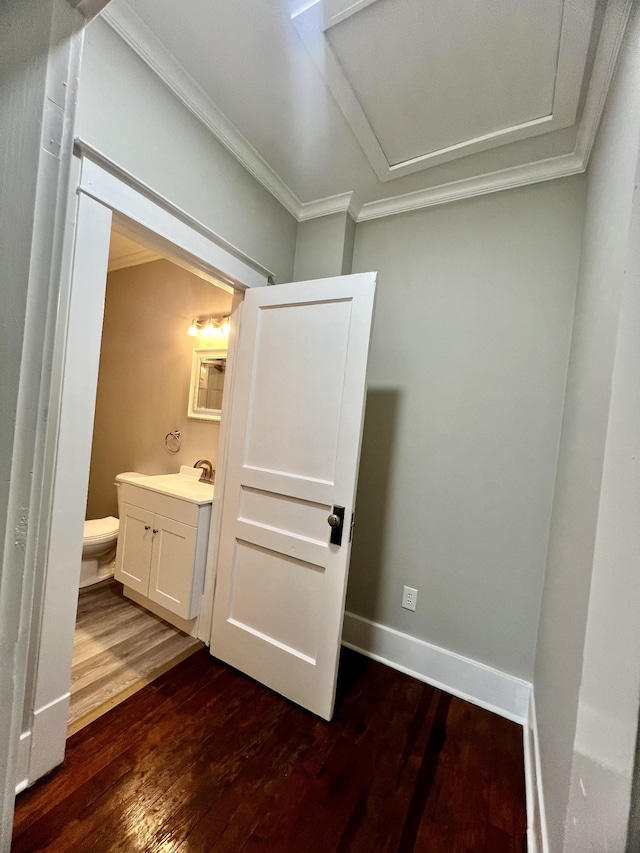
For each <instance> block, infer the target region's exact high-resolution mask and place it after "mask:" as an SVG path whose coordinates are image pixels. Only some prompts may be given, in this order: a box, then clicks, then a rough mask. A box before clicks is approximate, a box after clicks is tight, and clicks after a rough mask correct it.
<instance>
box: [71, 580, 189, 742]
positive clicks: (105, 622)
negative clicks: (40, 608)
mask: <svg viewBox="0 0 640 853" xmlns="http://www.w3.org/2000/svg"><path fill="white" fill-rule="evenodd" d="M201 647H202V643H200V642H199V641H198V640H195V639H194V638H193V637H189V636H188V635H187V634H183V633H182V631H179V630H178V629H177V628H174V627H173V625H169V624H168V623H167V622H165V621H164V620H162V619H160V618H159V617H158V616H155V615H154V614H153V613H150V612H149V611H147V610H145V609H144V608H142V607H139V606H138V605H137V604H135V603H134V602H133V601H130V600H129V599H128V598H125V597H124V595H123V593H122V584H120V583H118V582H117V581H114V580H107V581H103V582H102V583H100V584H96V585H95V586H91V587H87V588H86V589H82V590H80V595H79V598H78V616H77V620H76V633H75V639H74V644H73V665H72V669H71V710H70V714H69V728H68V730H67V734H68V735H72V734H74V732H77V731H79V730H80V729H81V728H83V727H84V726H86V725H87V724H88V723H90V722H92V721H93V720H95V719H97V718H98V717H99V716H101V715H102V714H104V713H105V712H106V711H108V710H109V709H110V708H113V707H114V706H115V705H117V704H118V703H120V702H123V701H124V700H125V699H126V698H127V697H128V696H131V695H132V694H133V693H135V692H136V691H138V690H140V689H141V688H142V687H144V686H145V685H146V684H149V682H150V681H153V680H154V678H157V677H158V676H159V675H162V673H164V672H166V671H167V670H168V669H171V667H173V666H175V665H176V664H177V663H179V662H180V661H182V660H184V659H185V658H186V657H188V656H189V655H191V654H193V653H194V652H195V651H197V650H198V649H199V648H201Z"/></svg>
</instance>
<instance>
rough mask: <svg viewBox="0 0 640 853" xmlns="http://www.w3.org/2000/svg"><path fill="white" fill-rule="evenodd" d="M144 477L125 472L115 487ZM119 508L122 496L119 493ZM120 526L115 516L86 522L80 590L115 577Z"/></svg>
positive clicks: (118, 478)
mask: <svg viewBox="0 0 640 853" xmlns="http://www.w3.org/2000/svg"><path fill="white" fill-rule="evenodd" d="M144 476H145V475H144V474H139V473H138V472H137V471H125V472H124V473H123V474H118V476H117V477H116V480H115V486H116V488H119V486H120V483H121V482H127V481H131V480H135V479H137V478H138V477H144ZM119 506H120V496H119V493H118V507H119ZM119 525H120V522H119V521H118V519H117V518H115V517H114V516H113V515H108V516H107V517H106V518H92V519H88V520H87V521H85V523H84V538H83V542H82V568H81V569H80V584H79V586H80V589H82V588H83V587H85V586H91V584H94V583H99V582H100V581H102V580H105V579H106V578H110V577H112V576H113V570H114V568H115V562H116V547H117V544H118V528H119Z"/></svg>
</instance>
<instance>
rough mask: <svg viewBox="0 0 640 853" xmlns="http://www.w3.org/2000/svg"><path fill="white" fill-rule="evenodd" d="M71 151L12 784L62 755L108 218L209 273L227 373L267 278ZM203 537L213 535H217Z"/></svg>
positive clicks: (86, 153)
mask: <svg viewBox="0 0 640 853" xmlns="http://www.w3.org/2000/svg"><path fill="white" fill-rule="evenodd" d="M76 154H77V156H76V157H75V158H74V163H73V172H72V177H71V183H70V196H71V202H70V204H69V211H70V214H69V216H68V220H67V222H66V226H65V256H64V264H63V273H62V286H61V297H60V303H59V313H58V324H57V328H56V349H55V353H54V365H53V370H54V382H53V389H54V393H53V396H52V400H51V416H50V419H49V425H48V436H47V442H48V443H49V445H50V447H51V448H52V450H51V454H52V459H53V460H54V462H53V465H52V470H51V473H50V478H51V486H50V490H51V498H50V502H49V506H50V512H49V519H48V529H47V530H46V535H47V541H48V544H47V557H46V580H45V584H44V588H43V590H42V599H41V600H42V605H41V612H40V618H39V620H37V621H36V622H35V623H34V628H33V631H32V637H31V650H30V660H31V667H30V673H29V679H28V684H27V692H26V697H25V706H24V715H23V727H22V728H23V731H22V735H21V738H20V748H19V764H18V772H17V778H16V790H18V791H19V790H22V789H24V788H25V787H27V786H28V785H30V784H32V783H33V782H34V781H35V780H36V779H38V778H40V777H41V776H43V775H44V774H45V773H47V772H49V771H50V770H51V769H53V768H54V767H56V766H57V765H58V764H60V763H61V762H62V760H63V758H64V749H65V741H66V731H67V723H68V717H69V705H70V691H69V681H70V672H71V660H72V654H73V640H74V633H75V619H76V610H77V591H78V587H79V574H80V566H81V556H82V542H83V527H84V521H85V509H86V498H87V491H88V472H89V467H90V459H91V444H92V434H93V418H94V409H95V399H96V388H97V379H98V370H99V355H100V338H101V328H102V319H103V312H104V299H105V287H106V279H107V268H108V255H109V245H110V238H111V230H112V225H113V223H114V222H115V223H116V224H117V226H118V227H123V228H125V229H126V230H127V232H128V233H129V234H130V235H133V236H134V238H135V239H138V240H140V241H142V242H143V243H144V244H145V245H146V246H147V247H150V248H151V249H153V250H154V251H156V252H157V253H158V254H161V255H163V256H164V257H166V258H167V259H168V260H170V261H171V262H173V263H174V264H176V265H178V266H179V267H180V268H182V269H183V270H186V271H188V272H190V273H193V274H195V275H196V276H198V277H200V278H202V279H205V280H208V281H211V282H215V283H216V284H217V285H218V286H219V287H222V288H224V289H225V290H226V291H227V293H229V294H231V296H232V299H233V304H232V311H231V317H232V330H231V334H230V336H229V357H228V369H229V374H228V375H229V376H230V377H232V374H233V359H234V347H235V340H236V335H237V327H238V322H237V320H238V318H239V314H240V311H239V308H240V305H241V303H242V298H243V297H242V294H243V292H244V290H245V289H246V288H250V287H264V286H265V285H266V284H267V283H268V281H269V277H270V274H269V271H268V270H265V269H264V268H262V267H260V265H259V264H257V263H255V262H253V261H252V260H251V259H249V258H246V257H245V256H244V255H243V254H242V253H241V252H239V251H238V250H236V249H235V248H234V247H232V246H230V245H229V244H227V243H226V242H225V241H224V240H222V239H221V238H219V237H218V236H217V235H215V234H214V233H213V232H210V231H209V230H208V229H206V228H204V227H203V226H202V225H201V224H200V223H198V222H197V221H195V220H193V219H191V218H190V217H189V216H188V215H186V214H184V213H183V212H182V211H180V210H178V209H177V208H175V207H173V206H172V205H171V204H170V203H168V202H167V201H166V200H165V199H162V198H161V197H158V196H156V195H155V194H154V193H153V192H152V191H151V190H149V188H147V187H145V186H144V185H142V184H140V183H139V182H137V181H136V180H135V179H134V178H132V177H131V176H128V175H126V173H123V172H122V171H121V170H119V169H118V168H117V167H115V166H114V165H113V164H110V163H109V162H108V161H105V160H104V159H103V158H101V157H100V155H98V154H96V153H95V152H92V151H91V150H85V149H82V150H80V149H78V150H77V152H76ZM191 319H193V318H189V320H191ZM185 335H186V329H185ZM172 429H173V427H172ZM226 440H227V439H226V438H225V421H224V419H223V420H222V422H221V426H220V452H221V455H222V456H223V455H224V448H225V442H226ZM224 474H225V471H224V465H218V471H217V484H218V488H217V493H216V495H215V499H214V502H213V503H214V506H213V511H212V515H211V526H212V530H213V529H215V528H216V527H217V524H218V513H217V504H218V501H219V497H220V495H221V492H222V490H223V486H224ZM210 538H211V541H212V542H215V541H216V537H215V536H211V537H210ZM214 563H215V554H214V553H213V552H209V551H208V552H207V554H206V576H205V581H204V585H205V589H204V595H203V597H202V604H203V606H202V611H201V614H200V618H199V620H198V628H197V634H198V639H201V640H202V641H203V642H205V643H206V642H208V640H209V626H210V621H211V603H210V601H209V599H210V598H211V597H212V594H213V576H212V571H213V566H214Z"/></svg>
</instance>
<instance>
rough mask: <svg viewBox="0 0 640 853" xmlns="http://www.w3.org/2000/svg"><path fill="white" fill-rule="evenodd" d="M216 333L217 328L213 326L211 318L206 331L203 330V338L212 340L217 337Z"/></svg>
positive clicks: (205, 328)
mask: <svg viewBox="0 0 640 853" xmlns="http://www.w3.org/2000/svg"><path fill="white" fill-rule="evenodd" d="M215 333H216V327H215V326H214V324H213V317H209V319H208V320H207V323H206V325H205V327H204V329H203V330H202V337H203V338H212V337H213V336H214V335H215Z"/></svg>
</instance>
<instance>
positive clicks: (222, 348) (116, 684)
mask: <svg viewBox="0 0 640 853" xmlns="http://www.w3.org/2000/svg"><path fill="white" fill-rule="evenodd" d="M231 310H232V296H231V294H230V293H228V291H227V289H226V288H225V289H223V288H221V287H219V286H218V285H217V284H216V283H215V282H212V281H209V280H207V279H205V278H203V277H202V276H197V275H195V274H194V273H193V272H190V271H188V270H185V269H183V268H182V267H180V266H178V265H176V264H174V263H172V262H171V261H170V260H168V259H167V258H166V257H165V256H164V255H163V254H161V253H159V252H157V251H156V250H155V249H153V248H152V247H151V246H149V245H147V244H145V243H144V242H143V241H142V240H141V239H140V238H139V237H136V236H135V235H133V234H131V233H130V232H128V231H127V229H126V228H125V227H124V226H122V225H120V224H119V223H118V222H117V221H114V223H113V225H112V229H111V238H110V245H109V263H108V274H107V284H106V294H105V309H104V320H103V324H102V338H101V349H100V366H99V373H98V384H97V395H96V410H95V412H96V413H95V419H94V425H93V441H92V450H91V465H90V469H89V485H88V494H87V509H86V521H85V529H84V539H83V558H82V564H81V572H80V591H79V598H78V612H77V617H76V630H75V635H74V644H73V659H72V668H71V686H70V693H71V698H70V714H69V728H68V735H71V734H73V733H75V732H76V731H78V730H79V729H80V728H82V727H84V726H85V725H87V724H88V723H89V722H91V721H92V720H94V719H96V718H97V717H98V716H100V715H101V714H102V713H105V712H106V711H107V710H109V709H110V708H112V707H113V706H114V705H116V704H118V703H119V702H121V701H124V699H126V698H127V697H128V696H130V695H132V694H133V693H134V692H136V691H137V690H139V689H141V688H142V687H143V686H145V685H146V684H148V683H149V682H150V681H152V680H154V679H155V678H157V677H158V676H159V675H161V674H163V673H164V672H166V671H167V670H169V669H171V668H172V667H173V666H175V665H176V664H177V663H179V662H180V661H181V660H183V659H184V658H185V657H187V656H189V655H190V654H193V653H194V652H195V651H197V650H198V649H199V648H201V647H202V642H201V641H199V640H198V639H197V636H198V624H197V623H198V617H197V616H196V617H194V618H193V619H191V620H186V619H183V618H181V617H180V616H179V615H177V614H176V613H175V612H172V611H171V610H170V609H167V608H165V607H162V606H160V605H156V604H154V602H153V601H152V600H149V599H148V597H146V596H139V595H136V592H135V590H134V589H132V588H131V587H130V586H127V583H126V580H127V579H126V577H123V576H121V577H120V578H119V579H116V578H115V577H114V571H115V570H116V563H117V561H116V549H117V547H118V546H119V547H120V548H121V547H122V543H121V542H120V541H119V540H120V538H121V537H120V536H119V528H121V527H122V526H123V520H122V518H121V513H120V508H119V506H118V503H119V501H118V495H119V493H120V490H121V482H120V481H121V480H122V479H123V474H124V472H132V473H129V474H128V475H124V476H128V477H129V478H131V477H133V476H134V475H138V474H141V475H144V476H145V477H149V476H158V475H163V474H167V475H176V474H177V473H178V472H179V471H180V469H181V468H182V467H183V466H184V467H185V468H193V466H195V465H196V463H197V464H198V465H199V466H200V467H199V468H198V475H200V476H201V477H202V478H203V479H206V481H207V482H209V481H210V482H211V492H212V494H213V482H214V480H215V469H216V467H217V448H218V438H219V429H220V411H221V394H222V388H223V385H222V384H221V382H220V379H221V378H222V379H223V378H224V365H225V363H226V352H227V348H228V336H229V335H228V333H229V331H230V329H229V322H228V318H229V316H230V314H231ZM205 353H212V354H213V355H215V356H218V358H216V359H209V361H211V363H212V365H213V366H214V367H217V368H218V370H211V371H210V372H211V373H213V376H214V379H215V380H216V386H217V387H218V386H219V388H218V390H217V391H212V390H209V384H210V383H204V382H203V379H204V378H207V377H208V372H207V362H204V355H203V354H205ZM221 356H224V357H225V358H222V357H221ZM220 365H222V368H221V367H220ZM194 380H195V384H196V385H197V386H198V388H197V392H198V394H199V396H200V397H201V398H202V399H201V401H200V402H201V403H202V405H201V406H200V407H197V406H196V407H195V409H194V407H193V406H192V402H193V401H192V399H191V398H192V388H193V385H194ZM214 397H215V398H216V399H215V400H214V399H213V398H214ZM207 398H209V400H207ZM196 402H197V401H196ZM207 402H210V403H211V404H212V406H214V404H215V407H213V408H212V407H210V408H207V407H206V404H207ZM134 494H135V492H134ZM139 494H142V493H141V492H139ZM125 517H126V516H125ZM199 594H200V595H201V594H202V589H200V591H199Z"/></svg>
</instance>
